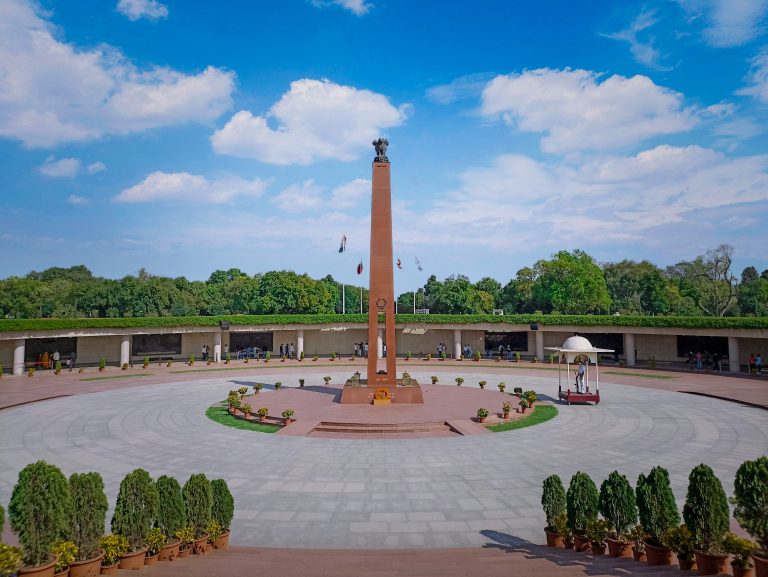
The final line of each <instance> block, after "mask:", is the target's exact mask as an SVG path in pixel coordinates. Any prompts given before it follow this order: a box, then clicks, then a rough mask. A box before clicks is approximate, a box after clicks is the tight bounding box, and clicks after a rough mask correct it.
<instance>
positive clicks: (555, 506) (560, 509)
mask: <svg viewBox="0 0 768 577" xmlns="http://www.w3.org/2000/svg"><path fill="white" fill-rule="evenodd" d="M541 506H542V508H543V509H544V515H545V516H546V517H547V529H548V530H549V531H554V527H555V519H557V517H558V516H559V515H560V514H561V513H565V488H563V482H562V481H561V480H560V477H559V476H557V475H550V476H549V477H547V478H546V479H544V483H542V488H541Z"/></svg>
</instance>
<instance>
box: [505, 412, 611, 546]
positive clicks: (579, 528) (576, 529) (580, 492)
mask: <svg viewBox="0 0 768 577" xmlns="http://www.w3.org/2000/svg"><path fill="white" fill-rule="evenodd" d="M523 401H525V399H521V400H520V402H521V403H522V402H523ZM598 502H599V493H598V491H597V486H596V485H595V482H594V481H593V480H592V479H591V478H590V476H589V475H587V474H586V473H583V472H581V471H578V472H577V473H576V474H575V475H573V477H571V482H570V484H569V485H568V492H567V493H566V496H565V509H566V514H567V515H568V526H569V527H570V528H571V531H573V538H574V542H575V545H576V550H577V551H586V550H587V549H589V540H588V539H587V538H586V536H585V533H586V531H587V521H594V520H596V519H597V510H598Z"/></svg>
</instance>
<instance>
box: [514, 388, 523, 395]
mask: <svg viewBox="0 0 768 577" xmlns="http://www.w3.org/2000/svg"><path fill="white" fill-rule="evenodd" d="M512 392H513V393H515V394H516V395H517V396H518V397H519V396H520V395H522V394H523V388H522V387H515V388H514V389H512Z"/></svg>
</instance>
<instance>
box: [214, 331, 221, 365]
mask: <svg viewBox="0 0 768 577" xmlns="http://www.w3.org/2000/svg"><path fill="white" fill-rule="evenodd" d="M213 362H214V363H220V362H221V331H216V332H215V333H213Z"/></svg>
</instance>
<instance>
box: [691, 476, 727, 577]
mask: <svg viewBox="0 0 768 577" xmlns="http://www.w3.org/2000/svg"><path fill="white" fill-rule="evenodd" d="M683 519H685V524H686V525H687V526H688V528H689V529H690V530H691V533H693V542H694V544H695V550H694V554H695V555H696V565H697V566H698V568H699V574H700V575H718V574H720V573H724V572H725V561H726V559H728V555H725V554H723V549H722V545H723V538H724V537H725V534H726V533H727V532H728V524H729V519H730V512H729V510H728V498H727V497H726V496H725V491H723V486H722V484H721V483H720V479H718V478H717V477H716V476H715V472H714V471H713V470H712V468H711V467H709V466H708V465H704V464H701V465H697V466H696V467H694V468H693V470H692V471H691V474H690V475H689V476H688V493H687V494H686V496H685V506H684V507H683Z"/></svg>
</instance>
